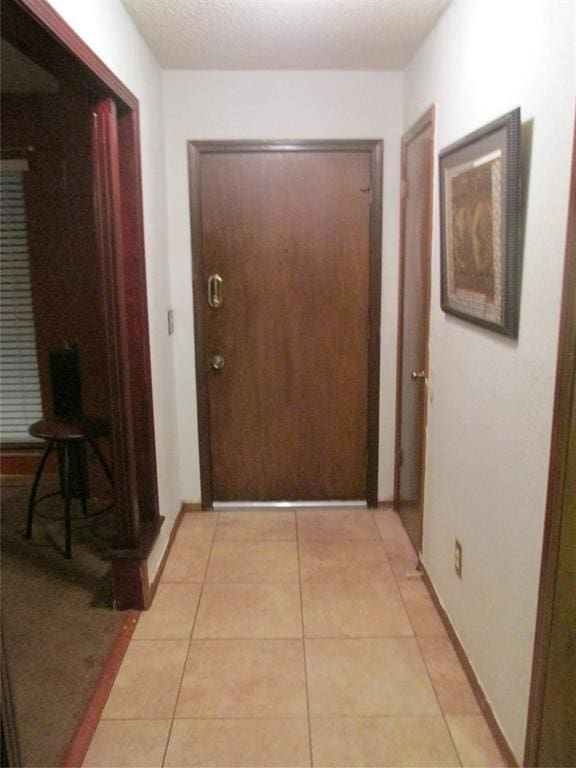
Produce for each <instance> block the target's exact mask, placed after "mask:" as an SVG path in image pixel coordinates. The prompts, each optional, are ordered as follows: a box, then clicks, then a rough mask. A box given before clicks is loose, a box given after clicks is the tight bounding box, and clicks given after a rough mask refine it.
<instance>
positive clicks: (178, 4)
mask: <svg viewBox="0 0 576 768" xmlns="http://www.w3.org/2000/svg"><path fill="white" fill-rule="evenodd" d="M122 2H123V3H124V6H125V7H126V10H127V11H128V13H129V14H130V15H131V16H132V18H133V20H134V22H135V23H136V25H137V26H138V28H139V29H140V31H141V33H142V35H143V36H144V38H145V39H146V41H147V42H148V44H149V45H150V47H151V49H152V50H153V51H154V53H155V55H156V57H157V59H158V61H159V62H160V64H161V65H162V66H163V67H165V68H167V69H402V68H403V67H404V66H405V65H406V64H407V63H408V62H409V61H410V58H411V56H412V54H413V53H414V51H415V50H416V49H417V47H418V45H419V44H420V42H421V41H422V40H423V38H424V37H425V35H426V33H427V32H428V31H429V30H430V29H431V28H432V27H433V26H434V24H435V22H436V21H437V19H438V18H439V16H440V14H441V13H442V11H443V10H444V9H445V8H446V6H447V5H448V3H449V0H122Z"/></svg>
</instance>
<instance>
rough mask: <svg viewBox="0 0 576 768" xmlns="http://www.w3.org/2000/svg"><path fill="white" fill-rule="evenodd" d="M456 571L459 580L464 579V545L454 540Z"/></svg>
mask: <svg viewBox="0 0 576 768" xmlns="http://www.w3.org/2000/svg"><path fill="white" fill-rule="evenodd" d="M454 570H455V571H456V576H458V578H459V579H461V578H462V544H460V542H459V541H458V539H454Z"/></svg>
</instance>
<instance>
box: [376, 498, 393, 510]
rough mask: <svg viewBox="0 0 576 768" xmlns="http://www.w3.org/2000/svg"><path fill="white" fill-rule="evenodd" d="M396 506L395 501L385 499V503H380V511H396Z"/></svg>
mask: <svg viewBox="0 0 576 768" xmlns="http://www.w3.org/2000/svg"><path fill="white" fill-rule="evenodd" d="M394 506H395V504H394V500H393V499H384V500H383V501H379V502H378V509H394Z"/></svg>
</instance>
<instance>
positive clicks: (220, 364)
mask: <svg viewBox="0 0 576 768" xmlns="http://www.w3.org/2000/svg"><path fill="white" fill-rule="evenodd" d="M224 362H225V361H224V358H223V357H222V355H214V357H213V358H212V360H211V361H210V365H211V366H212V368H213V369H214V370H215V371H221V370H222V368H224Z"/></svg>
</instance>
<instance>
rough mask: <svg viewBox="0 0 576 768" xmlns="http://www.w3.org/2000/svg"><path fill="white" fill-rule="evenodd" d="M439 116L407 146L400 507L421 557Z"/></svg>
mask: <svg viewBox="0 0 576 768" xmlns="http://www.w3.org/2000/svg"><path fill="white" fill-rule="evenodd" d="M433 163H434V113H433V110H430V111H429V112H427V113H426V114H425V115H424V116H423V117H422V118H421V119H420V120H419V121H418V123H417V124H416V125H415V126H414V127H413V128H412V129H411V130H410V131H408V133H406V134H405V136H404V137H403V140H402V171H403V174H402V176H403V181H402V205H401V231H400V243H401V246H400V284H399V317H398V365H397V371H398V373H397V377H398V379H397V414H396V472H395V494H394V495H395V505H396V508H397V510H398V512H399V514H400V516H401V518H402V521H403V523H404V525H405V527H406V530H407V532H408V535H409V536H410V539H411V540H412V543H413V544H414V547H415V548H416V550H417V551H420V549H421V546H422V494H423V485H424V457H425V439H426V434H425V430H426V403H427V377H428V318H429V312H430V255H431V245H432V241H431V234H432V220H431V217H432V180H433Z"/></svg>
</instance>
